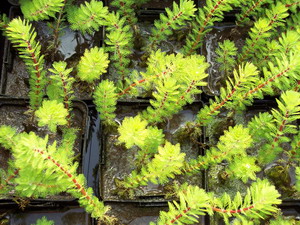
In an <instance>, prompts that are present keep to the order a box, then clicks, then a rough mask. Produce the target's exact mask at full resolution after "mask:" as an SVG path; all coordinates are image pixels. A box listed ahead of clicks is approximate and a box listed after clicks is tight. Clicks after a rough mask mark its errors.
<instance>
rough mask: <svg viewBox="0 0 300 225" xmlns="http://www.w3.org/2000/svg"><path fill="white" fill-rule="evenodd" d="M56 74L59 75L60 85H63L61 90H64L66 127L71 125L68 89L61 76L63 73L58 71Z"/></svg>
mask: <svg viewBox="0 0 300 225" xmlns="http://www.w3.org/2000/svg"><path fill="white" fill-rule="evenodd" d="M58 75H59V76H60V78H61V82H62V84H63V85H62V86H63V92H64V105H65V108H66V109H67V111H68V115H67V121H68V128H70V127H71V115H70V104H69V96H68V90H67V88H66V87H67V83H66V81H65V79H64V77H63V74H62V73H61V72H60V73H58Z"/></svg>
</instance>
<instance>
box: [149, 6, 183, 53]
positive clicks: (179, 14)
mask: <svg viewBox="0 0 300 225" xmlns="http://www.w3.org/2000/svg"><path fill="white" fill-rule="evenodd" d="M182 14H183V12H181V11H180V12H179V13H178V14H177V15H175V16H173V18H172V20H171V22H170V21H169V22H167V23H166V24H165V26H164V27H162V28H161V29H160V30H159V32H158V33H157V34H156V35H155V37H154V40H153V41H152V43H151V45H150V49H153V47H154V46H155V45H156V43H157V41H158V40H159V37H161V36H162V35H163V32H164V31H165V30H166V29H168V28H169V27H170V26H171V25H172V24H173V23H175V21H176V20H177V19H178V18H179V17H180V16H182Z"/></svg>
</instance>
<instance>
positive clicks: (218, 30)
mask: <svg viewBox="0 0 300 225" xmlns="http://www.w3.org/2000/svg"><path fill="white" fill-rule="evenodd" d="M248 29H249V28H245V27H237V26H235V25H234V24H233V23H224V24H220V25H219V26H217V25H216V26H214V28H213V29H212V31H210V32H209V33H207V34H206V38H205V42H204V45H203V47H202V54H203V55H205V56H206V60H207V62H208V63H209V64H210V67H209V69H208V74H209V76H208V78H207V82H208V84H207V86H206V87H203V91H204V93H205V94H207V95H212V96H213V95H219V91H220V88H221V87H222V86H224V85H225V81H226V79H227V78H226V77H225V75H224V73H223V72H222V71H220V70H219V66H220V64H219V63H217V62H216V58H217V54H216V53H215V49H217V48H218V43H219V42H223V41H224V40H230V41H233V42H234V43H235V45H236V47H237V48H238V51H241V49H242V47H243V45H244V42H245V39H246V37H247V36H248Z"/></svg>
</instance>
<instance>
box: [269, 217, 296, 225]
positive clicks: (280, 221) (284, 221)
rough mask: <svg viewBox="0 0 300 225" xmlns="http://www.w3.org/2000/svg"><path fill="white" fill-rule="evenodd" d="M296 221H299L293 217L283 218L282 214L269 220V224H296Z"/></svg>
mask: <svg viewBox="0 0 300 225" xmlns="http://www.w3.org/2000/svg"><path fill="white" fill-rule="evenodd" d="M298 223H299V222H297V221H296V220H294V219H285V218H284V217H282V216H280V217H278V218H276V219H273V220H271V221H270V225H296V224H298Z"/></svg>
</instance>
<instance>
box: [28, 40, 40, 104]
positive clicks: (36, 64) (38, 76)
mask: <svg viewBox="0 0 300 225" xmlns="http://www.w3.org/2000/svg"><path fill="white" fill-rule="evenodd" d="M26 43H27V48H28V50H29V51H30V52H31V59H32V61H33V63H34V65H35V66H34V69H35V71H36V72H35V74H36V77H37V80H36V84H35V87H36V89H37V90H36V91H35V94H36V97H35V98H36V99H37V98H38V97H37V96H38V95H39V94H40V90H39V89H40V88H41V85H40V80H39V79H40V78H41V72H40V69H39V65H38V60H37V58H36V56H35V54H34V52H33V51H32V46H31V44H30V42H29V41H26ZM35 107H36V108H38V107H39V105H38V104H37V103H36V105H35Z"/></svg>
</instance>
